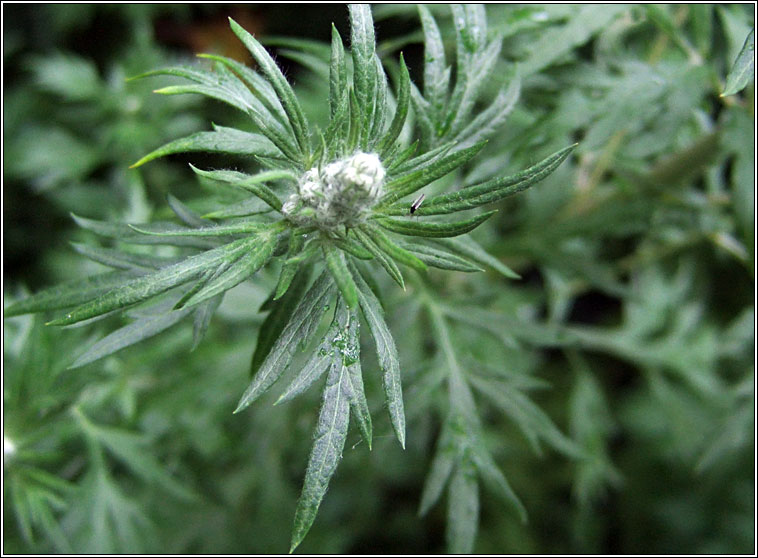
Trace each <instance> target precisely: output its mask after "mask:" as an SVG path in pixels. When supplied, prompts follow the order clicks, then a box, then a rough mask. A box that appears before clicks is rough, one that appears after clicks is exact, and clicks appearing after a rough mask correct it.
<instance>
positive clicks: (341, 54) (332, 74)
mask: <svg viewBox="0 0 758 558" xmlns="http://www.w3.org/2000/svg"><path fill="white" fill-rule="evenodd" d="M346 93H347V64H346V62H345V47H344V45H343V44H342V37H340V34H339V32H338V31H337V28H336V27H335V26H334V24H333V23H332V54H331V59H330V64H329V115H330V116H331V120H332V121H334V120H335V117H336V115H337V112H338V110H339V106H340V105H341V104H342V103H343V102H345V100H346V97H347V95H346Z"/></svg>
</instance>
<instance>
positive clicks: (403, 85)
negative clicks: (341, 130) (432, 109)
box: [376, 53, 411, 159]
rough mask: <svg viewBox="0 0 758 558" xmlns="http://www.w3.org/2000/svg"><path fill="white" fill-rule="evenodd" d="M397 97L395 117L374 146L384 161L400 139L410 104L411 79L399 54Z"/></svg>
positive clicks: (401, 55)
mask: <svg viewBox="0 0 758 558" xmlns="http://www.w3.org/2000/svg"><path fill="white" fill-rule="evenodd" d="M398 82H399V83H398V96H397V106H396V107H395V115H394V116H393V117H392V122H391V123H390V126H389V128H388V129H387V132H386V133H385V134H384V136H383V137H382V139H381V140H380V141H379V144H378V145H377V146H376V150H377V151H378V152H379V157H380V158H381V159H385V158H386V156H387V155H388V154H389V152H390V150H391V149H393V148H394V147H395V142H397V138H398V137H400V132H402V130H403V126H404V125H405V120H406V118H407V117H408V106H409V104H410V92H411V77H410V74H409V73H408V67H407V66H406V65H405V60H404V59H403V54H402V53H400V77H399V79H398Z"/></svg>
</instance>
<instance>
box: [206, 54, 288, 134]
mask: <svg viewBox="0 0 758 558" xmlns="http://www.w3.org/2000/svg"><path fill="white" fill-rule="evenodd" d="M198 57H200V58H207V59H209V60H214V61H216V62H218V63H220V64H223V65H224V66H225V67H226V68H227V69H229V70H230V71H232V72H233V73H234V74H236V76H237V77H239V78H241V79H242V81H244V82H245V84H246V85H247V87H248V88H249V89H250V92H251V93H252V94H253V95H254V97H255V98H256V99H257V100H258V101H260V105H259V106H257V107H256V112H257V113H258V114H259V116H261V117H262V118H265V119H267V120H268V118H273V119H274V120H275V121H276V122H277V123H278V124H279V125H280V126H277V127H278V128H279V129H280V131H282V132H285V133H290V134H291V133H292V127H291V126H290V122H289V120H288V119H287V113H286V112H284V108H283V107H282V103H281V102H280V101H279V98H278V97H277V96H276V91H274V88H273V87H272V85H271V83H270V82H268V81H267V80H266V79H265V78H264V77H263V76H261V75H260V74H258V73H257V72H255V71H253V70H252V69H251V68H248V67H247V66H245V65H244V64H241V63H240V62H237V61H236V60H233V59H231V58H227V57H226V56H220V55H218V54H198ZM272 124H273V123H272ZM273 125H276V124H273Z"/></svg>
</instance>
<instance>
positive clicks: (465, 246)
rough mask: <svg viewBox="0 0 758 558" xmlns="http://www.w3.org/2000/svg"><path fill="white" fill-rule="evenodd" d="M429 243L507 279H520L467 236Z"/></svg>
mask: <svg viewBox="0 0 758 558" xmlns="http://www.w3.org/2000/svg"><path fill="white" fill-rule="evenodd" d="M430 242H432V243H433V244H436V245H438V246H440V247H443V248H446V249H448V250H450V251H452V252H454V253H456V254H458V255H459V256H461V257H464V258H468V259H469V260H471V261H473V262H474V263H477V264H479V265H483V266H486V267H491V268H492V269H494V270H495V271H497V272H499V273H500V274H502V275H503V276H505V277H507V278H508V279H521V276H520V275H519V274H518V273H516V272H515V271H513V270H512V269H511V268H510V267H508V266H507V265H505V264H504V263H503V262H501V261H500V260H498V259H497V258H495V257H494V256H491V255H490V254H488V253H487V251H486V250H485V249H484V248H482V247H481V246H479V244H477V243H476V241H474V240H473V239H472V238H470V237H468V236H461V237H458V238H444V239H435V240H432V241H430Z"/></svg>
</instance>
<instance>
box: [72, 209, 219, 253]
mask: <svg viewBox="0 0 758 558" xmlns="http://www.w3.org/2000/svg"><path fill="white" fill-rule="evenodd" d="M71 217H73V219H74V221H76V224H77V225H79V226H80V227H82V228H83V229H86V230H88V231H92V232H93V233H95V234H97V235H100V236H104V237H106V238H113V239H116V240H119V241H121V242H126V243H129V244H169V245H172V246H187V247H192V248H200V249H207V248H215V247H216V246H218V242H216V241H213V240H203V239H200V238H190V237H182V236H168V235H160V236H157V235H145V234H142V233H138V232H137V231H135V230H134V229H133V228H132V227H131V226H130V225H129V224H127V223H110V222H108V221H98V220H96V219H87V218H86V217H79V216H78V215H74V214H73V213H72V214H71ZM158 225H160V223H153V224H152V226H156V227H157V226H158ZM163 225H164V226H166V227H176V226H177V225H176V224H175V223H163Z"/></svg>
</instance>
